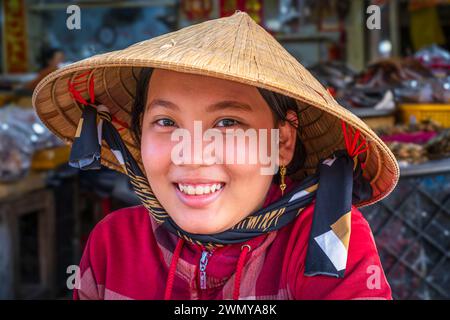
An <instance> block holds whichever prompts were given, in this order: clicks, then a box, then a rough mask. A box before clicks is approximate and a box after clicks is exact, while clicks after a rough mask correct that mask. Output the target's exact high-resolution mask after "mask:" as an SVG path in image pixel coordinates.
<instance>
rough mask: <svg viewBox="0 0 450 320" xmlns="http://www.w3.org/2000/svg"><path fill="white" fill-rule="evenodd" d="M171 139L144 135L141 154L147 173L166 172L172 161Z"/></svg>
mask: <svg viewBox="0 0 450 320" xmlns="http://www.w3.org/2000/svg"><path fill="white" fill-rule="evenodd" d="M171 149H172V146H171V141H170V140H169V141H167V139H164V138H162V137H158V136H157V135H146V136H143V137H142V143H141V155H142V161H143V162H144V167H145V170H146V171H147V175H149V174H150V173H163V174H164V173H166V170H168V168H169V166H170V163H171V158H170V156H171Z"/></svg>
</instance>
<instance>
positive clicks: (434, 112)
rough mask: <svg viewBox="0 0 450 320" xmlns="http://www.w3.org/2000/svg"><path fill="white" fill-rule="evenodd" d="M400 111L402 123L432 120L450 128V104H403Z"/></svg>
mask: <svg viewBox="0 0 450 320" xmlns="http://www.w3.org/2000/svg"><path fill="white" fill-rule="evenodd" d="M400 111H401V114H402V121H403V123H405V124H409V123H411V122H412V121H414V119H415V121H416V122H420V121H421V120H427V119H431V120H434V121H436V122H438V123H439V124H440V125H442V126H443V127H446V128H448V127H450V104H439V103H415V104H412V103H411V104H409V103H408V104H401V105H400Z"/></svg>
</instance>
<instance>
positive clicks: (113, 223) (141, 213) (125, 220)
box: [90, 205, 152, 242]
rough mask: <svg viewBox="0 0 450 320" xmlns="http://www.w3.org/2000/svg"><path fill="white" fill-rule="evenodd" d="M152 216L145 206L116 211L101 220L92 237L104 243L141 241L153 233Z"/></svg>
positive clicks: (93, 230)
mask: <svg viewBox="0 0 450 320" xmlns="http://www.w3.org/2000/svg"><path fill="white" fill-rule="evenodd" d="M151 230H152V226H151V221H150V215H149V213H148V211H147V209H146V208H145V207H144V206H143V205H138V206H133V207H126V208H122V209H118V210H115V211H113V212H111V213H109V214H108V215H106V216H105V217H104V218H103V219H101V220H100V221H99V222H97V224H96V225H95V226H94V228H93V229H92V231H91V234H90V237H91V238H94V240H95V239H99V238H101V240H102V241H103V242H111V241H121V242H126V241H128V240H131V239H139V238H142V237H143V236H146V235H148V234H149V232H151Z"/></svg>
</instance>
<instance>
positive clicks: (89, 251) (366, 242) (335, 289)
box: [74, 185, 392, 300]
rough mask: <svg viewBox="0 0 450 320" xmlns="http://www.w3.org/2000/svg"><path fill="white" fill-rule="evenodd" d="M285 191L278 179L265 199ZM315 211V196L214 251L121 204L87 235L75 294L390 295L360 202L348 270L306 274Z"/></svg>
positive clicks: (96, 296) (144, 296)
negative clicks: (292, 213) (287, 219)
mask: <svg viewBox="0 0 450 320" xmlns="http://www.w3.org/2000/svg"><path fill="white" fill-rule="evenodd" d="M288 189H289V187H288ZM287 191H289V190H287ZM280 196H281V194H280V191H279V188H278V186H276V185H272V187H271V189H270V190H269V193H268V196H267V199H266V201H265V204H264V206H267V205H269V204H270V203H272V202H274V201H275V200H277V199H278V198H279V197H280ZM313 212H314V202H312V203H311V204H310V205H308V206H307V207H306V208H305V209H304V210H303V211H302V212H301V214H299V216H298V217H297V218H296V219H295V220H294V221H293V222H291V223H290V224H288V225H286V226H284V227H283V228H281V229H279V230H277V231H274V232H270V233H267V234H264V235H261V236H258V237H256V238H253V239H251V240H249V241H247V242H245V243H240V244H233V245H227V246H224V247H221V248H217V249H215V250H214V251H213V252H212V253H208V251H205V249H204V248H202V247H201V246H198V245H195V244H191V243H188V242H184V243H183V241H182V240H180V239H179V238H178V237H177V236H176V235H174V234H172V233H170V232H168V231H167V230H166V229H165V228H164V227H162V226H160V225H158V224H157V223H156V221H155V220H154V219H153V217H152V216H151V215H150V214H149V213H148V211H147V209H146V208H145V207H144V206H135V207H130V208H124V209H121V210H117V211H115V212H113V213H111V214H109V215H108V216H106V217H105V218H104V219H103V220H102V221H100V222H99V223H98V224H97V225H96V226H95V228H94V229H93V231H92V232H91V234H90V236H89V239H88V242H87V244H86V247H85V250H84V254H83V257H82V259H81V263H80V280H79V282H78V283H77V288H78V289H75V290H74V299H164V298H165V297H166V298H170V299H184V300H191V299H211V300H212V299H232V298H239V299H392V297H391V289H390V287H389V284H388V282H387V280H386V277H385V274H384V272H383V269H382V267H381V263H380V259H379V256H378V252H377V249H376V245H375V242H374V238H373V236H372V232H371V230H370V227H369V225H368V223H367V221H366V220H365V219H364V217H363V216H362V214H361V212H360V211H359V210H358V209H357V208H355V207H352V222H351V234H350V242H349V249H348V258H347V259H348V260H347V268H346V271H345V277H344V278H341V279H338V278H334V277H330V276H314V277H308V276H305V275H304V274H303V273H304V262H305V257H306V252H307V246H308V237H309V232H310V228H311V223H312V215H313ZM245 244H246V245H247V246H245ZM171 265H172V268H171Z"/></svg>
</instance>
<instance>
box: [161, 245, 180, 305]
mask: <svg viewBox="0 0 450 320" xmlns="http://www.w3.org/2000/svg"><path fill="white" fill-rule="evenodd" d="M183 244H184V239H183V238H180V239H179V240H178V242H177V246H176V247H175V251H174V252H173V256H172V260H171V261H170V268H169V275H168V276H167V283H166V291H165V292H164V300H170V296H171V295H172V288H173V281H174V279H175V272H176V271H177V263H178V259H179V258H180V253H181V249H182V248H183Z"/></svg>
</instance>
